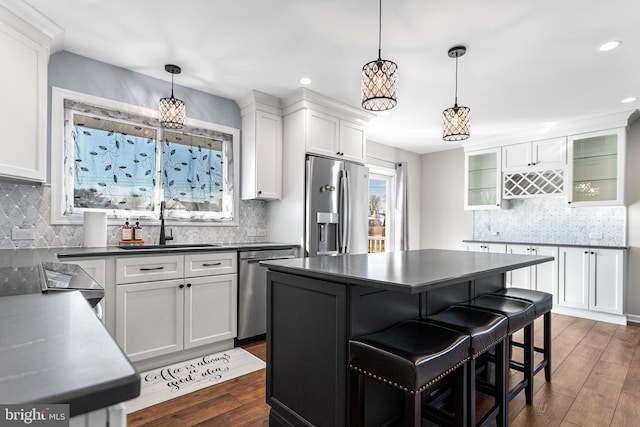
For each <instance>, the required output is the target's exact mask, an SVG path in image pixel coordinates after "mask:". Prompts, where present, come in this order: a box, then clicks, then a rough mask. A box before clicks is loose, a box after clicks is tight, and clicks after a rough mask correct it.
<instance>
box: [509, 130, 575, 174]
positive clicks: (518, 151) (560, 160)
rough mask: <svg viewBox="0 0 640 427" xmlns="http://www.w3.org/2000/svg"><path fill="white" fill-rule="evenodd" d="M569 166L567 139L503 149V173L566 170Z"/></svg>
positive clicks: (549, 140) (523, 144) (515, 145)
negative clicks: (567, 165)
mask: <svg viewBox="0 0 640 427" xmlns="http://www.w3.org/2000/svg"><path fill="white" fill-rule="evenodd" d="M566 164H567V139H566V138H564V137H563V138H555V139H545V140H541V141H533V142H525V143H522V144H513V145H505V146H504V147H502V171H503V172H510V171H525V170H528V169H531V168H535V169H554V168H564V167H565V165H566Z"/></svg>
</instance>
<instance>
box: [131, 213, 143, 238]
mask: <svg viewBox="0 0 640 427" xmlns="http://www.w3.org/2000/svg"><path fill="white" fill-rule="evenodd" d="M133 240H142V227H141V226H140V218H136V226H135V227H133Z"/></svg>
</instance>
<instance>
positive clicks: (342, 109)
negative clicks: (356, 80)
mask: <svg viewBox="0 0 640 427" xmlns="http://www.w3.org/2000/svg"><path fill="white" fill-rule="evenodd" d="M282 105H283V113H284V115H285V116H286V115H289V114H292V113H295V112H296V111H299V110H302V109H304V108H311V109H313V110H316V111H319V112H322V113H326V114H330V115H333V116H337V117H338V118H340V119H345V120H350V121H355V122H360V123H362V124H366V123H368V122H369V121H370V120H371V119H373V118H374V117H375V114H373V113H371V112H369V111H365V110H363V109H361V108H355V107H352V106H351V105H348V104H345V103H342V102H340V101H337V100H335V99H333V98H329V97H328V96H325V95H322V94H320V93H318V92H314V91H312V90H309V89H307V88H299V89H297V90H296V91H295V92H294V93H293V94H292V95H290V96H288V97H285V98H283V99H282Z"/></svg>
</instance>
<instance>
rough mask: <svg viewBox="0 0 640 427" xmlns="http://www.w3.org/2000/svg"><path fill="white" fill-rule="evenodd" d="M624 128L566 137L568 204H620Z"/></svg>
mask: <svg viewBox="0 0 640 427" xmlns="http://www.w3.org/2000/svg"><path fill="white" fill-rule="evenodd" d="M625 147H626V131H625V129H624V128H618V129H611V130H607V131H601V132H591V133H586V134H580V135H571V136H569V156H570V158H569V163H568V173H567V176H568V180H569V191H568V192H567V198H568V202H569V203H570V206H613V205H623V204H624V178H625V150H626V148H625Z"/></svg>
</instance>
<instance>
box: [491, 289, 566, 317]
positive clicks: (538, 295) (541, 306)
mask: <svg viewBox="0 0 640 427" xmlns="http://www.w3.org/2000/svg"><path fill="white" fill-rule="evenodd" d="M493 295H499V296H503V297H509V298H516V299H520V300H524V301H528V302H530V303H531V304H533V309H534V312H535V314H534V315H535V317H539V316H542V315H543V314H544V313H546V312H548V311H551V308H553V295H551V294H549V293H547V292H541V291H535V290H532V289H522V288H505V289H502V290H501V291H498V292H494V293H493Z"/></svg>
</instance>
